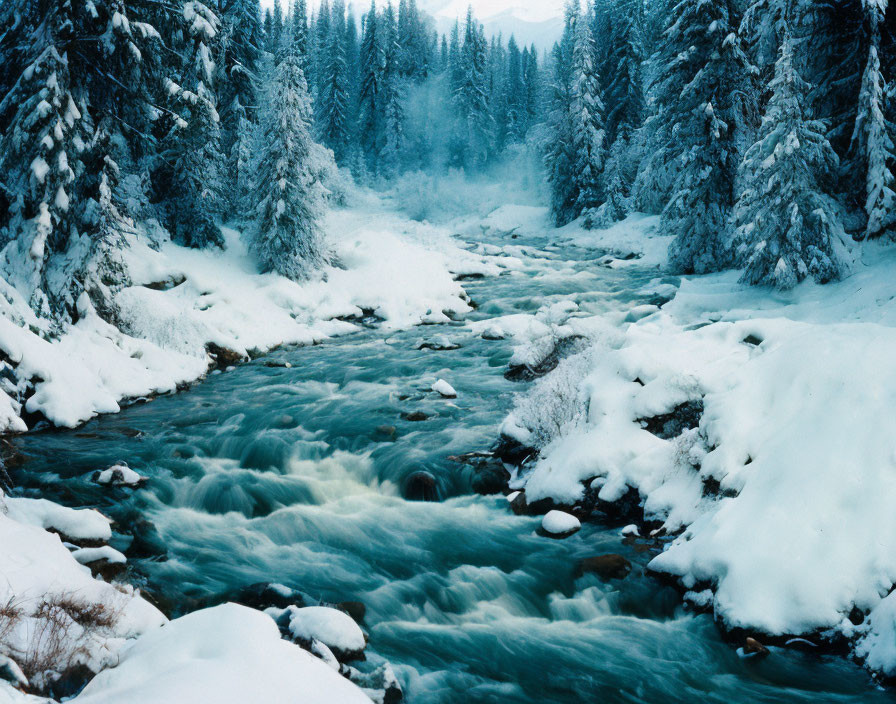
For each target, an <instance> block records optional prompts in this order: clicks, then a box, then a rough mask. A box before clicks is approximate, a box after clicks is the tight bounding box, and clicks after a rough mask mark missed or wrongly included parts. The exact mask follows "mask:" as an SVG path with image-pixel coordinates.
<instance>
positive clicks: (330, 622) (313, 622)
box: [265, 606, 367, 663]
mask: <svg viewBox="0 0 896 704" xmlns="http://www.w3.org/2000/svg"><path fill="white" fill-rule="evenodd" d="M265 613H267V614H268V615H269V616H271V617H272V618H273V619H274V620H275V621H276V622H277V626H278V627H279V628H280V632H281V633H283V635H284V636H286V637H288V638H289V639H290V640H292V641H293V642H295V643H298V644H299V645H301V646H303V647H304V648H305V649H306V650H310V649H311V646H312V644H313V643H314V641H319V642H320V643H323V644H324V645H325V646H327V648H328V649H329V650H330V651H331V652H332V653H333V655H334V656H335V657H336V659H337V660H338V661H339V662H341V663H344V662H350V661H352V660H363V659H364V649H365V648H366V647H367V640H366V638H365V637H364V632H363V631H362V630H361V628H360V626H358V624H357V623H355V621H354V619H352V617H351V616H349V615H348V614H346V613H344V612H342V611H339V610H338V609H331V608H329V607H327V606H305V607H298V606H287V607H286V608H285V609H276V608H271V609H267V611H266V612H265Z"/></svg>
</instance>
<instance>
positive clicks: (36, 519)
mask: <svg viewBox="0 0 896 704" xmlns="http://www.w3.org/2000/svg"><path fill="white" fill-rule="evenodd" d="M6 508H7V515H8V516H9V517H10V518H11V519H13V520H14V521H18V522H19V523H24V524H27V525H30V526H36V527H38V528H43V529H44V530H49V531H54V532H57V533H59V534H61V535H63V536H65V538H66V539H67V540H75V541H81V540H91V541H102V542H105V541H107V540H109V538H111V537H112V522H111V521H110V520H109V519H108V518H106V517H105V516H104V515H103V514H101V513H100V512H99V511H96V510H94V509H73V508H67V507H65V506H60V505H59V504H54V503H53V502H52V501H47V500H46V499H26V498H13V497H6Z"/></svg>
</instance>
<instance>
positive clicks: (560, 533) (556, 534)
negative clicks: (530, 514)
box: [541, 511, 582, 538]
mask: <svg viewBox="0 0 896 704" xmlns="http://www.w3.org/2000/svg"><path fill="white" fill-rule="evenodd" d="M541 528H542V530H543V531H544V532H545V533H546V534H547V535H548V536H549V537H551V538H568V537H569V536H570V535H572V534H573V533H577V532H578V531H579V530H580V529H581V528H582V524H581V522H580V521H579V519H578V518H576V517H575V516H573V515H572V514H571V513H566V512H565V511H548V512H547V513H546V514H545V516H544V518H543V519H542V520H541Z"/></svg>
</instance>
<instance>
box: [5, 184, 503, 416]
mask: <svg viewBox="0 0 896 704" xmlns="http://www.w3.org/2000/svg"><path fill="white" fill-rule="evenodd" d="M358 198H359V199H360V201H361V203H360V206H359V207H358V208H357V209H355V210H341V211H333V212H331V213H329V214H328V216H327V220H326V225H325V226H326V230H327V233H328V240H329V243H330V245H331V246H332V248H333V250H334V255H335V259H336V260H337V261H339V262H340V265H341V266H340V267H330V268H328V269H327V270H325V271H323V272H321V275H320V277H319V278H318V279H316V280H314V281H311V282H306V283H304V284H297V283H294V282H292V281H289V280H287V279H284V278H283V277H280V276H278V275H276V274H267V275H259V274H258V273H257V269H256V266H255V264H254V263H253V261H252V259H251V257H250V256H249V254H248V253H247V251H246V248H245V246H244V245H243V243H242V242H241V240H240V236H239V234H238V233H237V232H235V231H233V230H226V229H225V238H226V242H227V247H226V250H225V251H197V250H192V249H187V248H183V247H179V246H177V245H175V244H173V243H171V242H167V241H165V242H162V243H161V244H160V245H159V246H158V247H157V248H154V247H153V246H150V240H149V237H148V236H143V235H141V236H139V237H136V236H135V237H131V238H130V241H129V247H128V248H126V249H125V250H124V253H123V257H124V264H125V267H126V270H127V272H128V277H129V279H130V281H131V283H132V285H130V286H127V287H126V288H123V289H121V290H119V291H117V292H116V293H115V294H114V304H115V306H116V308H117V310H116V312H115V325H112V324H110V323H109V322H107V321H106V320H104V319H103V318H102V317H100V315H99V314H98V313H97V311H96V310H95V309H94V307H93V305H92V304H91V302H90V300H89V299H88V297H87V296H86V295H84V296H82V297H81V299H80V300H79V302H78V314H79V320H78V322H77V323H76V324H74V325H69V326H67V327H66V328H65V329H64V330H62V331H59V330H56V329H54V328H53V327H52V326H51V325H50V324H49V323H48V322H47V321H46V320H42V319H39V318H37V317H36V316H35V315H34V314H33V312H32V311H31V310H30V308H29V307H28V305H27V303H26V302H25V301H24V300H23V299H22V297H21V296H20V295H19V294H18V292H17V291H16V290H15V289H14V288H12V287H11V286H9V285H8V284H6V283H5V282H0V351H2V352H3V353H4V354H5V356H6V358H8V360H9V361H8V362H7V361H0V370H2V371H5V372H7V376H9V377H10V378H12V379H14V381H10V380H9V379H2V380H0V431H19V432H20V431H23V430H25V429H26V427H25V424H24V422H23V421H22V418H21V415H22V413H23V411H27V412H28V413H32V414H37V413H39V414H43V416H45V417H46V418H47V419H49V420H50V421H51V422H52V423H54V424H56V425H60V426H69V427H71V426H76V425H78V424H79V423H81V422H83V421H85V420H88V419H90V418H91V417H93V416H95V415H97V414H100V413H114V412H117V411H118V410H119V408H120V403H121V402H122V400H127V399H136V398H141V397H144V396H148V395H154V394H161V393H168V392H172V391H175V390H176V389H177V388H178V387H179V386H182V385H183V384H186V383H188V382H190V381H193V380H195V379H197V378H199V377H201V376H202V375H203V374H205V373H206V372H207V371H208V369H209V365H210V361H211V360H210V358H209V355H208V353H207V349H208V348H209V345H214V346H216V347H217V348H220V349H223V350H227V351H231V352H232V353H233V354H234V355H235V356H236V357H241V358H248V357H249V356H250V355H254V354H260V353H263V352H265V351H267V350H270V349H272V348H274V347H277V346H280V345H288V344H299V345H305V344H312V343H316V342H320V341H322V340H325V339H327V338H329V337H332V336H335V335H340V334H345V333H348V332H351V331H353V330H356V329H357V326H356V325H355V324H353V323H352V322H351V319H352V318H355V317H357V318H360V317H362V316H363V315H365V314H366V313H367V312H373V313H374V314H375V315H376V316H378V317H380V318H382V319H383V324H384V326H386V327H390V328H405V327H408V326H412V325H417V324H420V323H439V322H446V321H448V320H450V319H451V317H453V316H456V315H462V314H464V313H466V312H468V311H469V310H470V306H469V304H468V297H467V295H466V293H465V292H464V289H463V287H462V286H461V284H459V283H458V282H457V281H456V280H455V277H456V276H460V275H465V274H483V275H495V274H498V273H500V272H501V271H502V266H501V265H500V264H499V263H497V262H499V260H500V258H498V257H492V256H490V255H487V254H482V253H473V252H470V251H467V250H466V249H463V248H462V247H461V246H459V243H458V242H457V240H456V239H455V238H453V237H452V236H451V233H450V232H449V231H448V230H447V229H444V228H438V227H434V226H431V225H427V224H424V223H417V222H412V221H409V220H407V219H406V218H405V217H402V216H399V215H397V214H396V213H394V212H393V211H390V210H389V209H388V208H386V207H385V206H384V205H383V204H382V203H381V201H379V200H378V199H377V198H376V197H375V196H373V195H371V194H370V193H360V194H359V195H358ZM25 399H27V401H25ZM23 404H24V408H23Z"/></svg>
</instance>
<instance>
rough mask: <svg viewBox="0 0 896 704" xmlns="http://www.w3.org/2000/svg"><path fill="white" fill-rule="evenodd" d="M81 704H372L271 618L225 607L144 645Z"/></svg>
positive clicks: (169, 628) (78, 701) (174, 625)
mask: <svg viewBox="0 0 896 704" xmlns="http://www.w3.org/2000/svg"><path fill="white" fill-rule="evenodd" d="M71 701H72V702H73V704H121V702H128V704H144V703H145V704H159V703H160V702H165V703H166V704H180V703H183V704H193V703H194V702H215V704H228V703H231V702H232V703H233V704H246V702H263V703H264V704H279V703H282V704H333V702H339V704H370V699H369V698H368V697H367V696H365V695H364V693H363V692H362V691H361V690H360V689H358V687H356V686H355V685H353V684H352V683H351V682H349V681H348V680H347V679H345V678H343V677H342V676H341V675H339V674H338V673H337V672H335V671H334V670H333V669H331V668H330V667H328V666H327V665H326V664H325V663H324V662H323V661H322V660H320V659H318V658H316V657H314V656H313V655H311V654H309V653H307V652H305V651H304V650H302V649H301V648H299V647H298V646H296V645H293V644H292V643H288V642H286V641H283V640H281V639H280V633H279V631H278V630H277V626H276V625H275V624H274V622H273V621H272V620H271V619H270V618H269V617H268V616H265V615H264V614H263V613H261V612H258V611H254V610H252V609H248V608H245V607H243V606H237V605H235V604H225V605H223V606H218V607H216V608H213V609H205V610H203V611H197V612H195V613H192V614H190V615H188V616H184V617H183V618H179V619H177V620H175V621H172V622H171V623H169V624H167V625H166V626H165V627H164V628H160V629H157V630H155V631H153V632H152V633H149V634H147V635H145V636H144V637H142V638H140V639H139V640H138V641H137V642H136V643H135V644H134V645H133V646H132V647H131V648H129V649H128V650H127V651H126V652H125V653H124V654H123V656H122V659H121V663H120V664H119V665H118V666H117V667H115V668H113V669H110V670H106V671H105V672H102V673H100V675H98V676H97V677H96V678H94V679H93V681H91V682H90V683H89V684H88V685H87V687H86V688H85V689H84V691H83V692H82V693H81V694H80V695H78V696H77V697H75V698H74V699H73V700H71Z"/></svg>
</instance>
